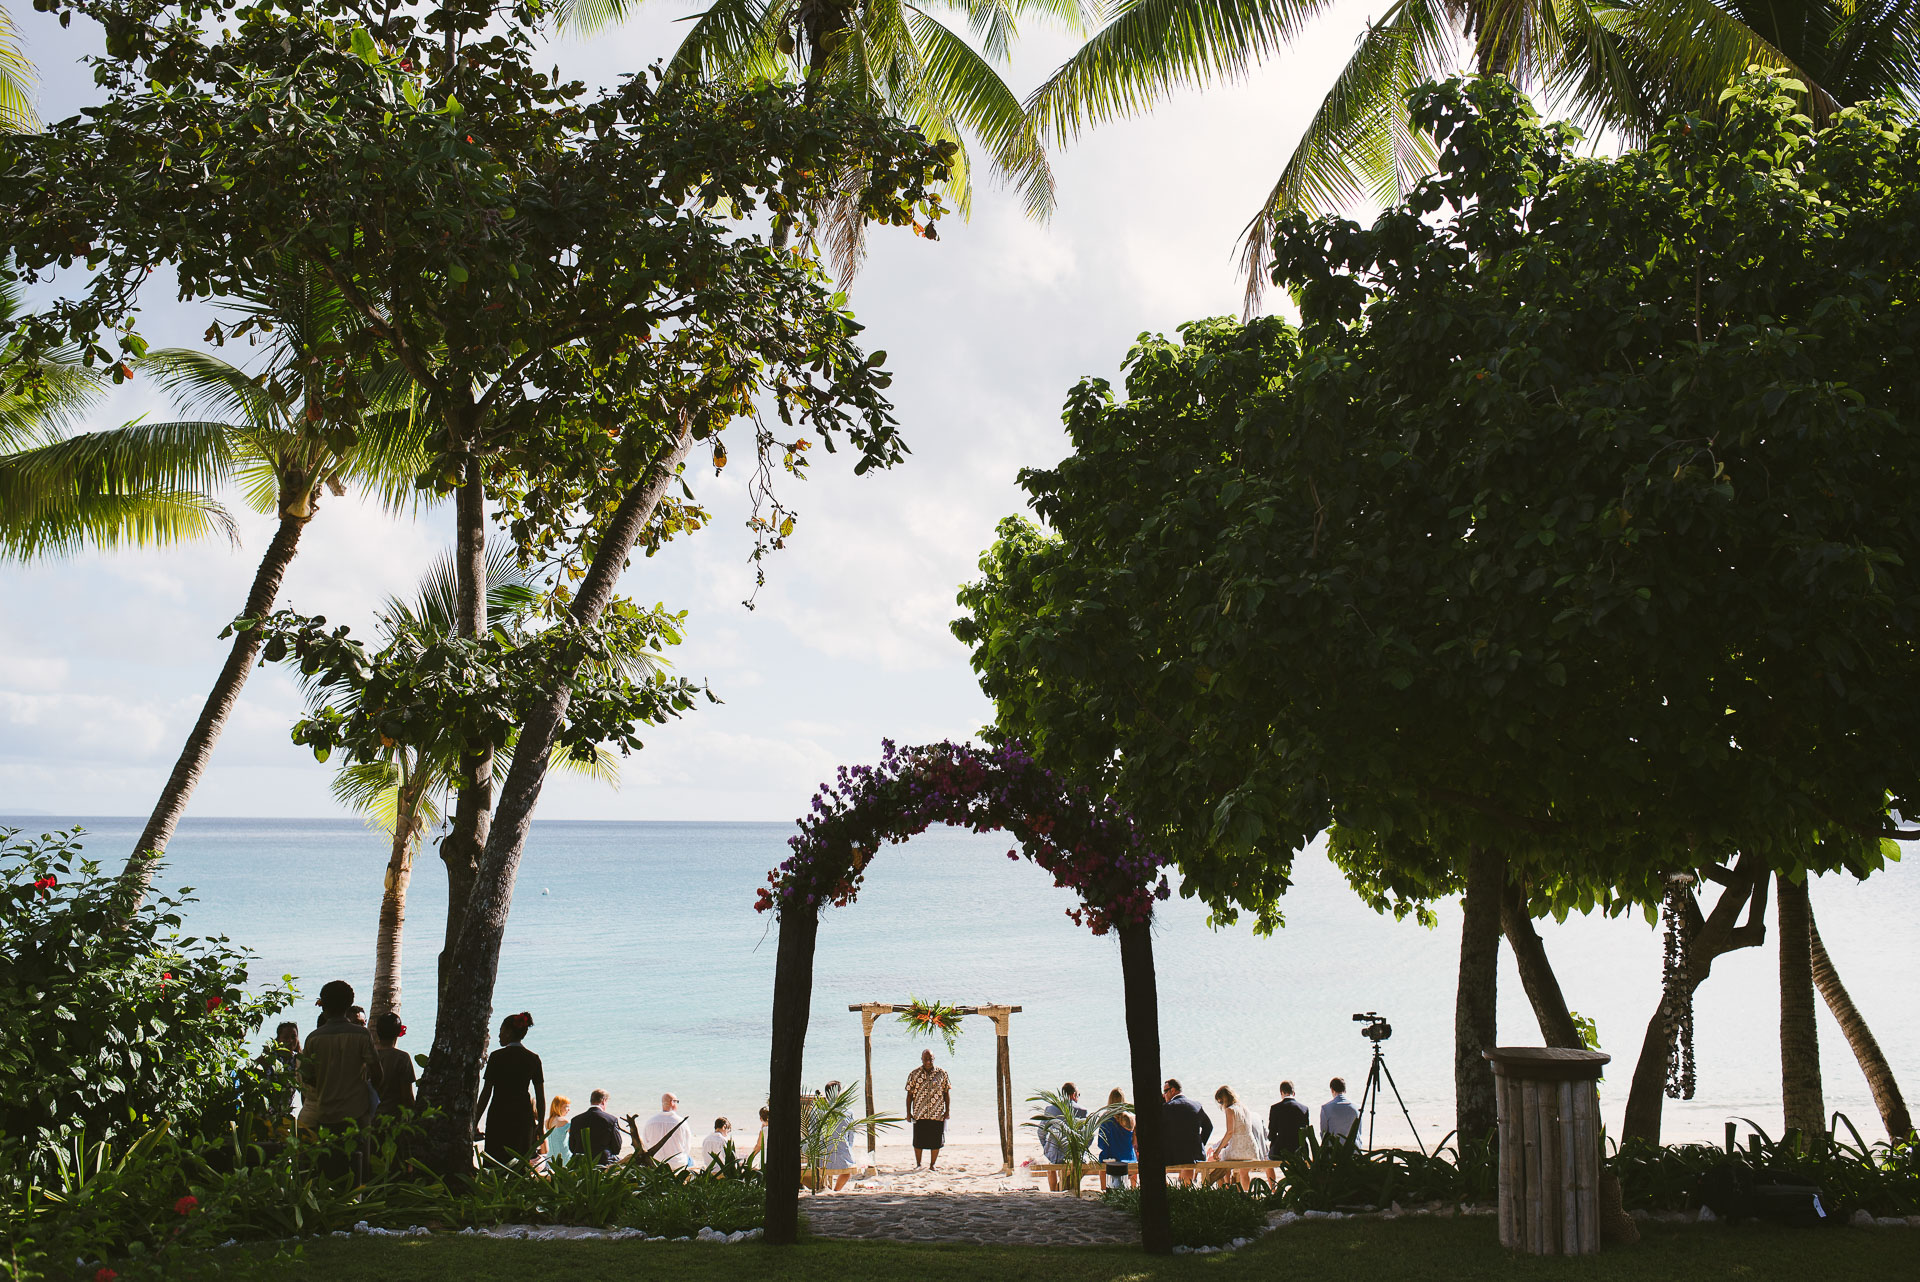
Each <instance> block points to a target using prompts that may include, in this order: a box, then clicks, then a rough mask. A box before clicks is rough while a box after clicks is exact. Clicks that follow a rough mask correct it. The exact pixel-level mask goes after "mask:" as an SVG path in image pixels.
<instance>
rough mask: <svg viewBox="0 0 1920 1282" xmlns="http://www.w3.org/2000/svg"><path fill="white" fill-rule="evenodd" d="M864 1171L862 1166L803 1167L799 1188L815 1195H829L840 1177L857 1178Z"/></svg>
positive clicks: (864, 1168)
mask: <svg viewBox="0 0 1920 1282" xmlns="http://www.w3.org/2000/svg"><path fill="white" fill-rule="evenodd" d="M866 1169H867V1168H866V1167H864V1166H823V1167H820V1168H818V1169H815V1168H814V1167H811V1166H804V1167H801V1168H800V1187H801V1188H803V1189H808V1190H811V1191H812V1192H815V1193H829V1192H832V1191H833V1185H834V1184H835V1183H836V1182H837V1181H838V1180H839V1178H840V1177H841V1176H842V1175H851V1176H854V1177H855V1178H858V1177H859V1175H860V1173H861V1172H862V1171H864V1170H866Z"/></svg>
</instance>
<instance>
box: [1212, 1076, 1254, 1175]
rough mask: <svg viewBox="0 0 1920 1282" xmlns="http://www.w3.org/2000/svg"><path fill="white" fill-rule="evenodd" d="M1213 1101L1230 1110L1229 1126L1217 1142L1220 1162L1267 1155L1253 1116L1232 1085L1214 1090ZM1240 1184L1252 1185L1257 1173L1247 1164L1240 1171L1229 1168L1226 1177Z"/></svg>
mask: <svg viewBox="0 0 1920 1282" xmlns="http://www.w3.org/2000/svg"><path fill="white" fill-rule="evenodd" d="M1213 1102H1214V1103H1216V1104H1218V1105H1219V1106H1220V1110H1221V1112H1223V1113H1225V1114H1226V1118H1227V1129H1226V1130H1225V1131H1224V1132H1223V1133H1222V1134H1221V1136H1220V1142H1219V1143H1217V1144H1215V1145H1214V1146H1213V1160H1214V1161H1216V1162H1251V1161H1257V1160H1259V1159H1260V1158H1263V1157H1265V1156H1266V1154H1265V1153H1262V1152H1261V1151H1260V1141H1259V1140H1258V1139H1257V1138H1256V1137H1255V1135H1254V1133H1253V1119H1252V1118H1251V1117H1248V1116H1247V1106H1246V1105H1245V1104H1242V1103H1241V1102H1240V1097H1239V1096H1238V1095H1235V1094H1234V1093H1233V1088H1232V1087H1231V1086H1222V1087H1221V1088H1220V1089H1219V1090H1217V1091H1215V1092H1214V1093H1213ZM1224 1182H1225V1183H1228V1184H1238V1185H1239V1186H1240V1187H1241V1188H1251V1187H1252V1183H1253V1176H1252V1174H1251V1173H1250V1172H1248V1171H1247V1170H1246V1169H1245V1168H1244V1167H1243V1168H1242V1169H1240V1170H1237V1171H1228V1172H1226V1179H1225V1181H1224Z"/></svg>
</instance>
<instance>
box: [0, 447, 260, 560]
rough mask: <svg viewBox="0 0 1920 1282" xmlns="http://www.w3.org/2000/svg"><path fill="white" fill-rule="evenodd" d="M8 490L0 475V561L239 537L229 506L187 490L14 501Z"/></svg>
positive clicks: (235, 542)
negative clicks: (228, 510)
mask: <svg viewBox="0 0 1920 1282" xmlns="http://www.w3.org/2000/svg"><path fill="white" fill-rule="evenodd" d="M0 471H4V464H3V463H0ZM6 489H7V482H6V480H5V479H3V478H0V561H4V560H11V561H38V560H53V559H58V558H61V557H67V556H72V555H73V554H74V553H76V552H79V551H82V550H83V549H86V548H94V549H107V548H120V547H159V546H163V545H165V544H169V543H184V542H188V541H190V540H195V539H205V538H211V537H213V536H214V535H216V534H217V535H224V536H225V537H226V539H227V541H228V542H229V543H231V544H233V545H234V546H238V545H239V542H240V539H239V535H238V532H237V531H236V530H235V529H234V524H233V518H232V517H231V516H229V515H228V513H227V510H226V509H225V508H223V507H221V506H220V505H219V504H218V503H216V502H214V501H213V500H212V499H210V498H207V497H206V496H205V495H203V494H196V493H193V492H190V491H180V490H136V491H132V492H128V493H116V494H79V495H76V494H67V495H62V496H58V497H57V498H49V497H47V496H40V497H38V498H35V499H32V500H28V501H24V502H16V501H14V500H13V499H12V498H11V497H10V496H8V495H7V494H6Z"/></svg>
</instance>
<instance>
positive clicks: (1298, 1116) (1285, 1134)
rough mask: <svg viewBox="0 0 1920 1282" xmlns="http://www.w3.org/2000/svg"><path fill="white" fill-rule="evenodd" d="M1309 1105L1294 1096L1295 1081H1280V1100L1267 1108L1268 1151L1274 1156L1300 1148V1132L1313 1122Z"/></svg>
mask: <svg viewBox="0 0 1920 1282" xmlns="http://www.w3.org/2000/svg"><path fill="white" fill-rule="evenodd" d="M1312 1120H1313V1119H1312V1117H1311V1116H1310V1115H1309V1114H1308V1112H1307V1106H1306V1105H1305V1104H1302V1103H1301V1102H1300V1101H1299V1100H1297V1099H1295V1098H1294V1097H1293V1083H1292V1082H1282V1083H1280V1099H1279V1102H1277V1103H1276V1104H1274V1106H1273V1107H1272V1108H1270V1109H1268V1110H1267V1151H1268V1153H1269V1154H1270V1155H1271V1156H1273V1157H1280V1156H1282V1155H1283V1154H1287V1153H1293V1152H1296V1151H1298V1150H1299V1148H1300V1134H1301V1132H1302V1131H1305V1130H1306V1129H1307V1127H1308V1125H1310V1124H1311V1122H1312Z"/></svg>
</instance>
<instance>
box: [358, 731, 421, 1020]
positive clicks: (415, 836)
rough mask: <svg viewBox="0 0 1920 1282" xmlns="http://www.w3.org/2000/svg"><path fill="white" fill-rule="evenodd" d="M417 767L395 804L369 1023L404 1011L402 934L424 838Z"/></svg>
mask: <svg viewBox="0 0 1920 1282" xmlns="http://www.w3.org/2000/svg"><path fill="white" fill-rule="evenodd" d="M422 781H423V780H422V777H421V775H420V772H419V770H418V769H417V768H416V769H415V770H414V771H413V777H410V778H407V779H403V780H402V781H401V784H400V794H399V796H398V797H396V798H395V799H394V807H393V853H391V854H390V855H388V856H387V876H386V884H385V886H384V888H383V889H382V891H381V895H380V931H379V933H378V934H377V935H376V936H375V937H374V944H373V996H372V997H370V998H368V999H367V1022H368V1023H370V1024H373V1025H375V1026H378V1025H379V1023H380V1017H381V1016H382V1015H385V1014H386V1013H388V1012H389V1011H391V1012H393V1013H394V1014H396V1015H397V1014H399V1013H400V936H401V930H402V928H403V927H404V926H405V925H406V921H407V883H408V882H409V881H411V880H412V879H413V851H414V847H415V845H416V844H417V843H418V842H419V840H420V818H419V814H420V791H421V788H420V785H421V783H422Z"/></svg>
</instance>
